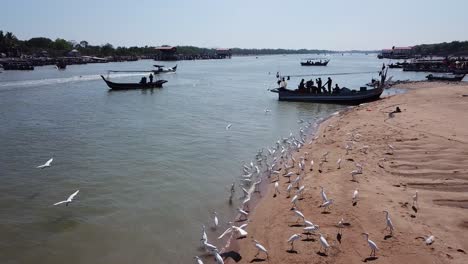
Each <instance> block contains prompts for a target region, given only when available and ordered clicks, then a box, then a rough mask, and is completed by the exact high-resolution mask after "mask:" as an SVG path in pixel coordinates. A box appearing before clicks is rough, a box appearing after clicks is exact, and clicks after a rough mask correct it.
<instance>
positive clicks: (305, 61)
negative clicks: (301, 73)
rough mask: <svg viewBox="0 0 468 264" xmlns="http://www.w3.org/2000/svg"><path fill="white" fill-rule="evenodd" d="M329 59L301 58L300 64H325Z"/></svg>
mask: <svg viewBox="0 0 468 264" xmlns="http://www.w3.org/2000/svg"><path fill="white" fill-rule="evenodd" d="M328 62H330V60H329V59H303V61H301V65H302V66H327V65H328Z"/></svg>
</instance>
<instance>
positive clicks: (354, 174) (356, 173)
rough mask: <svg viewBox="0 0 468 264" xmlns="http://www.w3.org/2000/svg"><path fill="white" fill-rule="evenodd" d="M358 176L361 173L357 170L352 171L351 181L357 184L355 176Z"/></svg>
mask: <svg viewBox="0 0 468 264" xmlns="http://www.w3.org/2000/svg"><path fill="white" fill-rule="evenodd" d="M358 174H361V173H360V172H359V170H353V171H352V172H351V178H352V181H354V182H358V181H357V180H356V175H358Z"/></svg>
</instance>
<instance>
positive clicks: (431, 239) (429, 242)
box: [417, 235, 435, 246]
mask: <svg viewBox="0 0 468 264" xmlns="http://www.w3.org/2000/svg"><path fill="white" fill-rule="evenodd" d="M417 238H422V239H424V243H426V245H428V246H429V245H432V243H434V240H435V237H434V236H433V235H430V236H422V237H417Z"/></svg>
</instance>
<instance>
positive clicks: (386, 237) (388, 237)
mask: <svg viewBox="0 0 468 264" xmlns="http://www.w3.org/2000/svg"><path fill="white" fill-rule="evenodd" d="M392 237H393V236H392V235H386V236H384V238H383V239H384V240H387V239H390V238H392Z"/></svg>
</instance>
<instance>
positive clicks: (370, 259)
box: [362, 257, 379, 262]
mask: <svg viewBox="0 0 468 264" xmlns="http://www.w3.org/2000/svg"><path fill="white" fill-rule="evenodd" d="M377 259H379V258H378V257H367V258H365V259H363V260H362V262H367V261H374V260H377Z"/></svg>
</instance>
